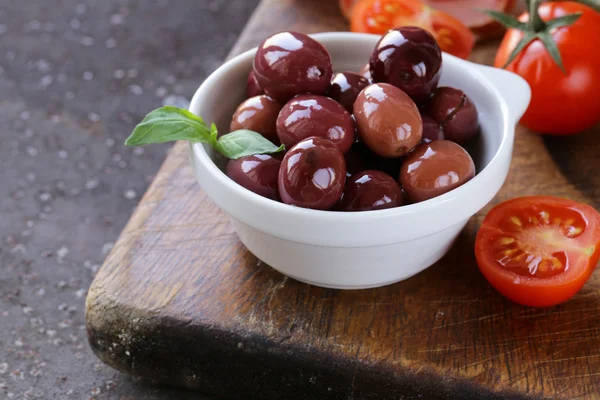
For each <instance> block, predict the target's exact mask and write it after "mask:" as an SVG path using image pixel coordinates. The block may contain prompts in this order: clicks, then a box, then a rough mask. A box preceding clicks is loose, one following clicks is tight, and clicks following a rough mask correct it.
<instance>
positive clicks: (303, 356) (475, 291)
mask: <svg viewBox="0 0 600 400" xmlns="http://www.w3.org/2000/svg"><path fill="white" fill-rule="evenodd" d="M284 29H292V30H297V31H303V32H307V33H312V32H317V31H330V30H344V29H347V26H346V24H345V22H344V21H343V19H342V18H341V16H340V15H339V13H338V10H337V1H334V0H295V1H294V0H264V1H263V2H262V4H261V5H260V7H259V8H258V10H257V12H256V14H255V15H254V16H253V17H252V19H251V21H250V23H249V25H248V27H247V29H246V31H245V33H244V34H243V35H242V37H241V38H240V41H239V43H238V44H237V46H236V47H235V49H234V50H233V53H238V52H240V51H242V50H245V49H247V48H250V47H252V46H255V45H256V44H257V43H258V42H259V41H260V40H261V39H263V38H264V37H265V36H266V35H268V34H270V33H273V32H276V31H279V30H284ZM494 50H495V44H494V43H489V44H484V45H480V46H479V47H478V49H477V50H476V51H475V53H474V55H473V57H472V59H473V60H475V61H478V62H482V63H490V62H491V60H492V58H493V54H494ZM599 138H600V129H598V128H597V129H595V130H594V131H593V132H588V133H585V134H582V135H580V136H577V137H574V138H566V139H560V138H546V139H544V138H542V137H540V136H538V135H535V134H532V133H530V132H527V131H526V130H525V129H522V128H521V129H519V130H518V132H517V137H516V143H515V152H514V160H513V164H512V169H511V172H510V175H509V177H508V180H507V181H506V184H505V185H504V187H503V189H502V190H501V192H500V193H499V194H498V196H497V198H496V199H495V200H494V202H493V203H494V204H495V203H497V202H499V201H502V200H506V199H508V198H512V197H515V196H522V195H532V194H550V195H558V196H566V197H569V198H572V199H574V200H578V201H583V202H587V203H589V204H591V205H593V206H595V207H600V174H599V173H598V170H599V169H600V158H599V157H598V152H599V151H600V146H599V145H598V144H597V141H598V140H599ZM490 206H491V205H490ZM490 206H488V207H487V208H486V209H484V210H483V211H482V212H481V213H479V214H478V215H477V216H475V217H474V218H473V219H472V220H471V222H470V223H469V225H468V226H467V228H466V229H465V231H464V234H463V235H462V236H461V237H460V239H459V240H458V242H457V243H456V245H455V246H454V248H453V249H452V250H451V251H450V253H449V254H448V255H447V256H446V257H444V258H443V260H442V261H440V262H439V263H437V264H436V265H434V266H433V267H431V268H429V269H428V270H426V271H424V272H422V273H421V274H419V275H417V276H415V277H413V278H411V279H409V280H407V281H405V282H401V283H398V284H395V285H392V286H388V287H384V288H379V289H372V290H361V291H338V290H331V289H321V288H318V287H313V286H308V285H306V284H302V283H299V282H296V281H293V280H291V279H288V278H285V277H284V276H282V275H280V274H279V273H277V272H275V271H274V270H272V269H270V268H269V267H268V266H266V265H261V264H260V263H259V262H258V261H257V259H256V258H255V257H254V256H253V255H252V254H250V253H249V252H248V251H247V250H246V249H245V248H244V246H243V245H242V244H241V243H240V242H239V240H238V239H237V237H236V236H235V234H234V232H233V230H232V227H231V225H230V223H229V222H228V219H227V217H226V216H225V215H224V214H223V213H222V212H221V211H220V210H219V209H218V208H217V207H216V206H215V205H214V204H213V203H212V202H211V201H210V200H209V199H207V197H206V196H205V195H204V193H203V192H202V190H201V189H200V187H199V186H198V184H197V183H196V181H195V179H194V177H193V175H192V171H191V169H190V167H189V165H188V158H187V147H186V145H185V144H184V143H179V144H177V145H176V146H175V147H174V148H173V150H172V151H171V153H170V155H169V156H168V158H167V160H166V161H165V163H164V165H163V166H162V168H161V170H160V172H159V173H158V175H157V177H156V179H155V181H154V182H153V184H152V185H151V187H150V189H149V190H148V192H147V193H146V195H145V196H144V198H143V199H142V201H141V203H140V205H139V207H138V208H137V210H136V212H135V213H134V215H133V216H132V218H131V220H130V221H129V223H128V224H127V227H126V228H125V230H124V231H123V233H122V235H121V237H120V239H119V241H118V242H117V244H116V245H115V247H114V249H113V250H112V253H111V254H110V255H109V257H108V258H107V260H106V262H105V264H104V266H103V267H102V269H101V270H100V271H99V273H98V275H97V277H96V279H95V281H94V282H93V284H92V287H91V288H90V291H89V295H88V299H87V329H88V334H89V340H90V344H91V346H92V348H93V349H94V351H95V352H96V354H97V355H98V357H100V358H101V359H102V360H103V361H104V362H106V363H107V364H109V365H111V366H113V367H114V368H116V369H118V370H121V371H124V372H126V373H130V374H132V375H139V376H146V377H151V378H154V379H157V380H159V381H161V382H165V383H168V384H173V385H178V386H185V387H188V388H192V389H198V390H203V391H206V392H209V393H214V394H218V395H221V396H224V397H227V398H233V399H235V398H239V399H250V398H256V399H482V398H489V399H500V398H511V399H512V398H552V399H558V398H563V399H575V398H577V399H594V398H600V349H599V347H600V279H599V274H598V273H596V274H595V275H594V276H593V277H592V278H591V279H590V281H589V282H588V283H587V284H586V285H585V287H584V288H583V290H582V291H581V292H580V293H579V294H578V295H577V296H576V297H575V298H574V299H572V300H571V301H569V302H568V303H566V304H564V305H561V306H558V307H554V308H549V309H531V308H525V307H520V306H518V305H515V304H513V303H511V302H509V301H507V300H505V299H504V298H502V296H500V295H499V294H497V293H496V292H495V291H494V290H493V289H492V288H491V287H490V286H489V285H488V284H487V283H486V282H485V280H484V279H483V278H482V276H481V275H480V273H479V272H478V270H477V267H476V265H475V260H474V256H473V243H474V239H475V234H476V231H477V227H478V225H479V224H480V222H481V220H482V217H483V216H484V215H485V213H486V212H487V211H488V210H489V207H490Z"/></svg>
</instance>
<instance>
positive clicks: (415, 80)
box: [370, 26, 442, 104]
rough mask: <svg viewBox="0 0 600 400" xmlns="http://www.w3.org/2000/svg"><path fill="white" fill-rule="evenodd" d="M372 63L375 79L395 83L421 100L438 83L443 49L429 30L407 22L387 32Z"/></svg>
mask: <svg viewBox="0 0 600 400" xmlns="http://www.w3.org/2000/svg"><path fill="white" fill-rule="evenodd" d="M370 66H371V75H372V76H373V81H374V82H385V83H389V84H392V85H394V86H396V87H398V88H400V89H402V90H403V91H405V92H406V93H407V94H408V95H409V96H410V97H411V98H412V99H413V100H414V101H415V102H416V103H418V104H420V103H422V102H423V101H425V100H426V99H427V98H428V96H429V94H430V93H431V92H432V91H433V90H434V89H435V88H436V87H437V85H438V82H439V80H440V76H441V66H442V52H441V51H440V48H439V46H438V44H437V42H436V41H435V39H434V38H433V36H431V34H430V33H429V32H427V31H426V30H424V29H421V28H417V27H412V26H406V27H401V28H396V29H392V30H390V31H388V33H386V34H385V35H383V37H382V38H381V39H380V40H379V42H377V45H376V46H375V50H374V51H373V54H372V55H371V61H370Z"/></svg>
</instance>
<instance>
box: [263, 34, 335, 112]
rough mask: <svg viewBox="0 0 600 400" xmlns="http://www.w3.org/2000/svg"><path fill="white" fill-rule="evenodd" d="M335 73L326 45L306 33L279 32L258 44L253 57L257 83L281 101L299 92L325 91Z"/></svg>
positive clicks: (317, 92) (319, 92)
mask: <svg viewBox="0 0 600 400" xmlns="http://www.w3.org/2000/svg"><path fill="white" fill-rule="evenodd" d="M332 74H333V68H332V66H331V57H330V56H329V53H328V52H327V50H326V49H325V47H323V45H322V44H321V43H319V42H317V41H316V40H314V39H312V38H311V37H309V36H307V35H305V34H303V33H297V32H281V33H276V34H275V35H273V36H270V37H268V38H267V39H265V40H264V41H263V42H262V43H261V44H260V46H258V50H257V52H256V55H255V57H254V76H255V77H256V80H257V82H258V84H259V85H260V87H262V88H263V90H264V91H265V93H266V94H268V95H269V96H271V97H272V98H274V99H275V100H277V101H279V102H281V103H285V102H287V101H288V100H289V99H291V98H292V97H294V96H295V95H297V94H302V93H312V94H324V93H325V92H326V91H327V89H328V88H329V83H330V81H331V76H332Z"/></svg>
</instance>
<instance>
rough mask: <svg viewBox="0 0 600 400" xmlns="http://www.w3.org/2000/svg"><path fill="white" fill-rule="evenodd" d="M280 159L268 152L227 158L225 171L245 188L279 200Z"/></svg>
mask: <svg viewBox="0 0 600 400" xmlns="http://www.w3.org/2000/svg"><path fill="white" fill-rule="evenodd" d="M280 165H281V161H280V160H278V159H276V158H275V157H273V156H271V155H269V154H255V155H253V156H246V157H240V158H238V159H237V160H229V161H228V162H227V166H226V167H225V173H226V174H227V176H228V177H230V178H231V179H232V180H233V181H234V182H236V183H238V184H239V185H241V186H243V187H245V188H246V189H248V190H250V191H252V192H254V193H256V194H259V195H261V196H264V197H267V198H269V199H273V200H279V192H278V190H277V179H278V174H279V166H280Z"/></svg>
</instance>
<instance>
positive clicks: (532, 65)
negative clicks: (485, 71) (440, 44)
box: [494, 1, 600, 135]
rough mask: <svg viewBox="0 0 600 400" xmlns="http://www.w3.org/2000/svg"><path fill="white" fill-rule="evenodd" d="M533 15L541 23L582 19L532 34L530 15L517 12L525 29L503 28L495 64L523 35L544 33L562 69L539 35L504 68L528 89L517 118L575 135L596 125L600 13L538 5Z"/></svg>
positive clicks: (599, 89) (500, 63)
mask: <svg viewBox="0 0 600 400" xmlns="http://www.w3.org/2000/svg"><path fill="white" fill-rule="evenodd" d="M537 12H539V16H540V17H541V20H542V21H546V22H547V21H551V20H553V19H555V18H564V17H566V16H567V15H570V14H575V13H581V16H580V17H579V19H576V20H575V21H574V22H572V23H571V24H570V25H566V26H559V27H552V26H551V23H549V24H548V25H547V26H544V23H542V25H538V27H537V31H536V28H535V27H534V26H532V25H533V24H532V23H531V22H530V21H529V20H530V17H529V16H530V13H524V14H522V15H521V16H520V17H519V21H520V22H527V21H529V22H528V24H527V26H528V28H527V29H526V30H525V31H522V30H519V29H509V30H508V32H507V33H506V35H505V36H504V39H503V40H502V43H501V45H500V48H499V50H498V53H497V54H496V60H495V62H494V66H496V67H503V66H504V65H505V64H506V63H507V62H508V61H509V59H510V56H511V53H512V52H513V51H514V49H515V47H517V45H518V44H519V42H520V41H521V40H523V38H524V37H525V38H526V35H528V34H538V35H546V38H547V39H549V40H552V41H554V43H555V44H556V47H557V48H558V52H559V53H560V58H561V59H562V64H563V65H564V71H562V70H561V68H560V67H559V64H558V63H557V62H556V60H555V59H554V58H553V57H552V56H551V53H550V52H549V51H548V48H547V46H546V45H545V44H544V43H543V42H542V40H541V39H540V38H539V37H540V36H537V37H535V38H533V40H532V41H531V43H529V44H528V45H527V46H526V47H525V48H524V49H523V50H522V51H521V52H520V53H519V54H518V55H517V56H516V58H514V60H512V61H511V62H510V63H508V65H507V66H506V69H507V70H509V71H512V72H515V73H517V74H519V75H520V76H522V77H523V78H524V79H525V80H526V81H527V82H528V83H529V86H531V91H532V98H531V103H530V105H529V108H528V110H527V112H526V113H525V115H524V116H523V118H522V119H521V123H522V124H523V125H525V126H526V127H528V128H529V129H531V130H533V131H536V132H539V133H545V134H554V135H571V134H575V133H579V132H581V131H584V130H586V129H589V128H591V127H592V126H594V125H595V124H596V123H597V122H598V121H600V51H599V50H600V12H597V11H595V10H594V9H592V8H590V7H588V6H585V5H582V4H579V3H576V2H571V1H564V2H546V3H542V4H541V5H540V6H539V8H538V9H537ZM522 27H523V26H522ZM526 39H527V38H526Z"/></svg>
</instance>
